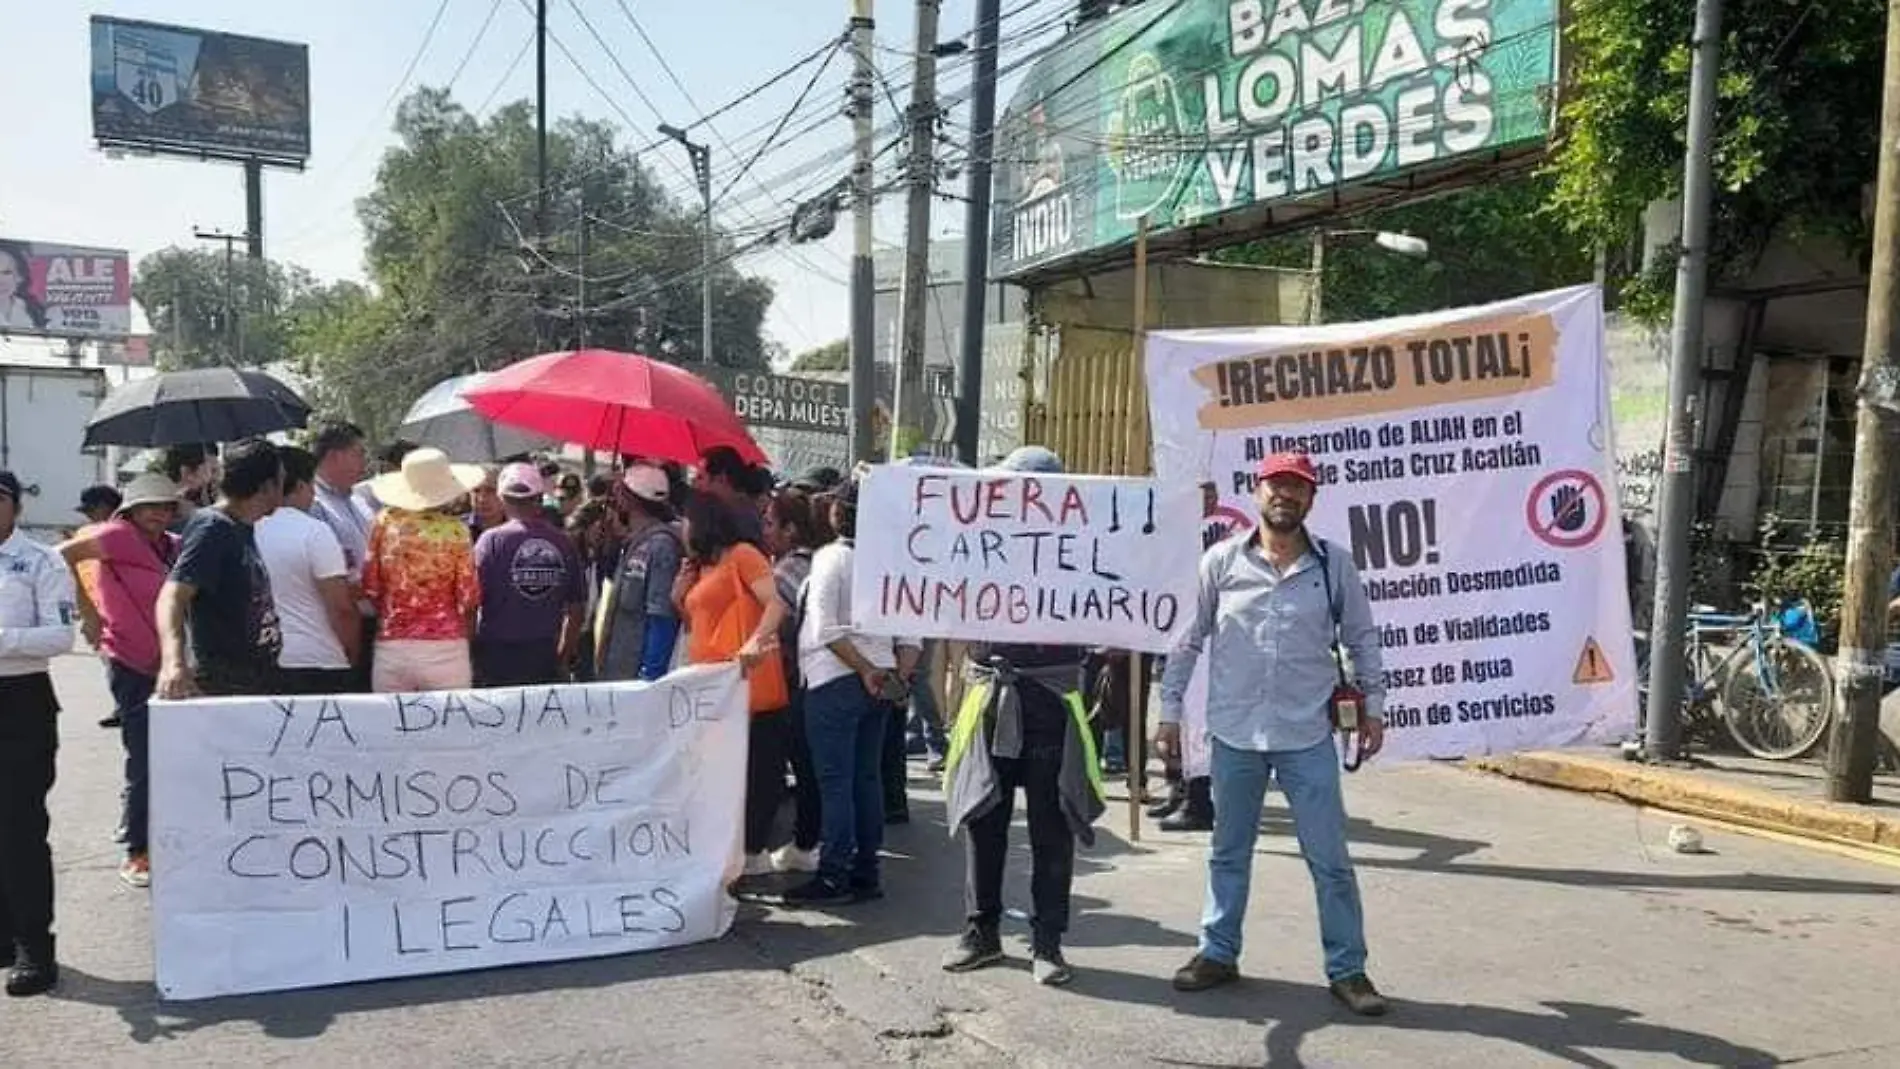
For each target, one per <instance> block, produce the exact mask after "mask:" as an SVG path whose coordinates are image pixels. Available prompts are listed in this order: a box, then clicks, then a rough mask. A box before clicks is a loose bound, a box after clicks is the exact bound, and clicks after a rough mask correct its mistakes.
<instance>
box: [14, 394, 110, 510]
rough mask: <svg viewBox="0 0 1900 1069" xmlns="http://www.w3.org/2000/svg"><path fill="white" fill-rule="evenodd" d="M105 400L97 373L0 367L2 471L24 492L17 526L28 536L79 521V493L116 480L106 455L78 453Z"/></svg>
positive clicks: (82, 450)
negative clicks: (16, 480)
mask: <svg viewBox="0 0 1900 1069" xmlns="http://www.w3.org/2000/svg"><path fill="white" fill-rule="evenodd" d="M105 395H106V373H105V371H104V369H102V368H96V367H56V366H55V367H49V366H42V365H34V364H17V363H0V468H4V469H6V470H7V471H10V472H12V473H13V474H15V475H17V476H19V479H20V485H21V487H22V488H23V489H24V490H25V491H26V499H25V500H24V501H23V502H21V510H22V511H21V516H20V527H21V529H22V530H24V531H25V532H26V533H27V534H28V535H29V536H31V537H33V538H37V539H40V540H42V541H54V540H56V539H57V538H59V536H60V534H61V532H63V531H65V530H67V529H69V528H73V527H77V526H79V525H80V524H82V523H84V522H85V520H84V519H83V518H82V517H81V516H80V515H79V513H78V512H76V511H75V509H77V508H78V506H79V495H80V493H81V492H82V491H84V490H85V489H86V488H87V487H88V486H93V485H96V484H98V483H112V482H113V481H114V480H113V479H112V478H111V477H110V472H109V470H108V468H107V464H106V459H107V458H106V450H105V449H103V448H94V449H85V448H82V444H83V443H84V441H85V437H86V421H87V420H88V419H90V418H92V410H93V409H94V408H95V407H97V406H98V404H99V400H100V399H101V398H103V397H104V396H105Z"/></svg>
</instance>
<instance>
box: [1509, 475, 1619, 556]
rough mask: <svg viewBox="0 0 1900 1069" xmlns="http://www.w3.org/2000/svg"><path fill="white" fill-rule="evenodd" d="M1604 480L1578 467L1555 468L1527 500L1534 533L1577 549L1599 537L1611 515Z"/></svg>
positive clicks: (1551, 542) (1527, 517)
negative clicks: (1604, 490) (1556, 469)
mask: <svg viewBox="0 0 1900 1069" xmlns="http://www.w3.org/2000/svg"><path fill="white" fill-rule="evenodd" d="M1606 502H1607V499H1606V498H1605V497H1604V496H1603V484H1602V483H1600V482H1598V481H1597V477H1596V476H1594V475H1592V474H1590V473H1589V472H1587V471H1583V470H1580V469H1576V468H1571V469H1567V470H1564V471H1558V472H1552V473H1551V474H1549V475H1546V476H1544V477H1543V478H1542V479H1539V480H1538V481H1537V485H1536V486H1533V487H1531V496H1530V499H1529V500H1527V501H1525V502H1524V521H1525V522H1526V523H1528V524H1529V525H1530V529H1531V533H1532V534H1534V535H1536V536H1537V537H1538V538H1539V539H1540V540H1542V541H1543V542H1545V543H1547V544H1549V545H1553V546H1556V547H1557V548H1559V549H1576V548H1577V547H1579V546H1587V545H1589V544H1590V543H1592V542H1594V541H1596V539H1597V536H1598V535H1600V534H1602V533H1603V525H1604V523H1606V522H1607V521H1608V520H1609V518H1610V509H1609V506H1608V504H1607V503H1606Z"/></svg>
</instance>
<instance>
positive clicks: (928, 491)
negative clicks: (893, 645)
mask: <svg viewBox="0 0 1900 1069" xmlns="http://www.w3.org/2000/svg"><path fill="white" fill-rule="evenodd" d="M1200 522H1201V502H1200V492H1199V490H1198V489H1197V488H1196V486H1195V484H1193V483H1187V484H1184V485H1178V486H1177V487H1176V488H1175V489H1174V490H1172V491H1170V490H1168V489H1167V488H1165V487H1164V486H1163V485H1162V484H1160V483H1158V482H1156V481H1155V480H1152V479H1122V478H1109V477H1105V476H1089V475H1030V474H1023V473H1017V472H993V471H986V472H976V471H951V470H945V469H933V468H915V467H903V466H889V467H879V468H875V469H873V470H872V471H871V473H870V474H869V475H868V476H867V477H866V480H865V482H864V484H863V486H862V487H861V489H860V491H859V498H858V538H857V545H856V553H855V554H854V558H855V566H854V571H853V573H852V580H851V602H852V606H851V612H852V616H851V618H852V620H853V622H854V625H855V626H856V627H857V628H858V629H859V630H861V631H864V632H866V633H869V634H876V635H916V636H921V637H925V638H953V639H966V640H977V641H983V642H1009V643H1032V644H1058V645H1071V646H1107V647H1112V648H1115V649H1124V650H1142V651H1147V652H1159V651H1162V650H1165V649H1166V648H1167V647H1168V643H1169V639H1170V636H1171V635H1172V634H1173V632H1174V630H1175V628H1176V627H1177V626H1179V625H1180V624H1181V623H1182V622H1183V621H1185V620H1186V619H1187V618H1188V614H1189V613H1190V612H1192V610H1193V596H1194V565H1195V561H1196V559H1197V558H1198V556H1199V550H1200Z"/></svg>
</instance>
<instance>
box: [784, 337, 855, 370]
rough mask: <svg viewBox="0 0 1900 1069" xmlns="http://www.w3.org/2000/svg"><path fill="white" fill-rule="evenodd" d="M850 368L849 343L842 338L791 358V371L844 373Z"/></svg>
mask: <svg viewBox="0 0 1900 1069" xmlns="http://www.w3.org/2000/svg"><path fill="white" fill-rule="evenodd" d="M850 367H851V343H850V342H849V341H847V340H845V339H843V338H839V339H838V340H837V341H834V342H831V343H830V344H828V345H820V346H819V347H818V348H816V349H807V350H805V351H804V352H802V353H799V354H798V355H797V356H795V357H793V358H792V370H793V371H794V372H802V371H846V370H849V369H850Z"/></svg>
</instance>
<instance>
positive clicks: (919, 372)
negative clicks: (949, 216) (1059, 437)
mask: <svg viewBox="0 0 1900 1069" xmlns="http://www.w3.org/2000/svg"><path fill="white" fill-rule="evenodd" d="M940 3H941V0H917V40H916V45H915V49H916V52H917V70H916V73H915V77H913V78H912V79H911V83H910V115H909V118H910V153H909V156H908V157H907V158H906V160H905V162H904V168H905V172H906V173H905V177H906V178H908V179H909V180H910V202H909V204H908V205H907V214H906V216H905V219H904V280H903V283H902V286H903V288H902V290H901V291H900V294H899V314H898V319H899V323H900V327H899V335H898V358H897V359H898V363H897V399H896V400H897V403H896V406H895V407H896V409H897V411H896V417H897V418H895V419H893V420H891V448H890V453H889V454H888V455H889V456H890V458H891V459H892V460H896V459H898V458H899V457H901V456H904V455H905V454H907V453H908V452H909V451H910V450H911V449H914V448H915V447H916V445H917V443H918V442H919V441H920V440H922V438H923V434H922V428H923V419H924V311H925V305H926V304H928V303H929V301H930V197H931V194H932V193H934V192H936V184H937V183H936V179H937V175H936V170H937V159H936V153H935V151H934V149H935V145H936V140H937V57H936V55H935V52H936V48H937V10H938V6H939V4H940Z"/></svg>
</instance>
